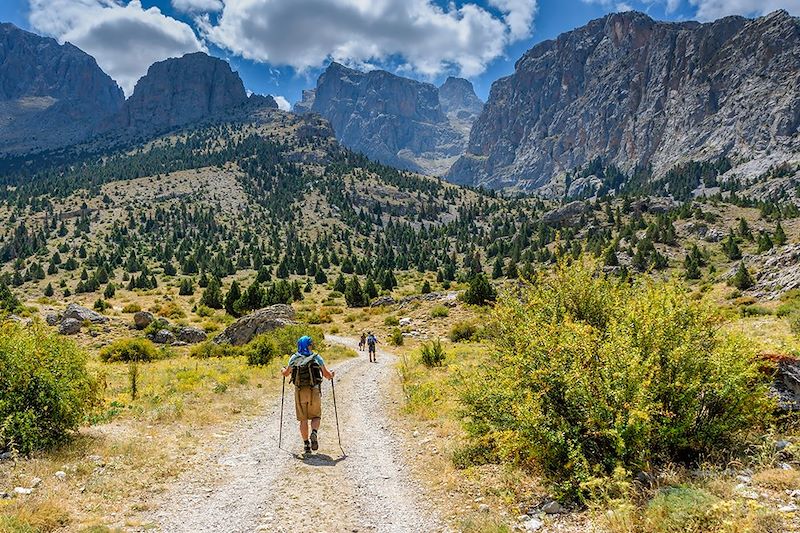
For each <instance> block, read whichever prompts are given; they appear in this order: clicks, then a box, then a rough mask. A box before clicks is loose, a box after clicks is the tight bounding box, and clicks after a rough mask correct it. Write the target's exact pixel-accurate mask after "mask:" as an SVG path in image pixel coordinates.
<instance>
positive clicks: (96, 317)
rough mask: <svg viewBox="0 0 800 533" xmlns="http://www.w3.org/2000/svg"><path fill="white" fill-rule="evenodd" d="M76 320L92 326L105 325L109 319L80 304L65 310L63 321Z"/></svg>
mask: <svg viewBox="0 0 800 533" xmlns="http://www.w3.org/2000/svg"><path fill="white" fill-rule="evenodd" d="M68 319H74V320H78V321H80V322H91V323H92V324H105V323H107V322H108V317H107V316H103V315H101V314H100V313H98V312H97V311H92V310H91V309H88V308H86V307H83V306H81V305H78V304H69V305H68V306H67V308H66V309H65V310H64V316H63V320H68Z"/></svg>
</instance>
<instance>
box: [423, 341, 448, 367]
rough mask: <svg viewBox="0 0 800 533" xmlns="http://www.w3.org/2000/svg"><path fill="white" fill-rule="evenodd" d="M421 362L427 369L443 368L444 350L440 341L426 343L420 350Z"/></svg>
mask: <svg viewBox="0 0 800 533" xmlns="http://www.w3.org/2000/svg"><path fill="white" fill-rule="evenodd" d="M419 355H420V360H421V361H422V364H424V365H425V366H427V367H434V366H442V364H443V363H444V348H442V343H441V341H439V339H435V340H434V341H432V342H426V343H424V344H423V345H422V347H421V348H420V350H419Z"/></svg>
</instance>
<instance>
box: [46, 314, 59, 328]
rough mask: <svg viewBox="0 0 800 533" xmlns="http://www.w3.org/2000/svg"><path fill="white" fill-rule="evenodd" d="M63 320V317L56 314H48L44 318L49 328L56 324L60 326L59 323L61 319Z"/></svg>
mask: <svg viewBox="0 0 800 533" xmlns="http://www.w3.org/2000/svg"><path fill="white" fill-rule="evenodd" d="M62 318H63V317H62V316H61V315H57V314H56V313H47V314H46V315H45V316H44V322H45V324H47V325H48V326H55V325H56V324H58V323H59V322H61V319H62Z"/></svg>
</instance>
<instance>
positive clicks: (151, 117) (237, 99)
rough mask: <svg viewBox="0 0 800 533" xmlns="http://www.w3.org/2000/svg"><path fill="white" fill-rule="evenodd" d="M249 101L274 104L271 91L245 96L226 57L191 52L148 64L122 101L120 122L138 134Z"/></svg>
mask: <svg viewBox="0 0 800 533" xmlns="http://www.w3.org/2000/svg"><path fill="white" fill-rule="evenodd" d="M248 102H251V103H253V104H256V105H262V106H266V107H271V108H274V109H277V108H278V104H277V103H276V102H275V100H274V99H273V98H272V97H270V96H266V97H265V96H259V95H253V96H251V97H250V98H248V96H247V93H246V92H245V89H244V84H243V83H242V80H241V78H239V75H238V74H237V73H235V72H233V71H232V70H231V67H230V65H229V64H228V63H227V62H226V61H223V60H221V59H217V58H214V57H211V56H209V55H207V54H204V53H203V52H195V53H192V54H186V55H185V56H183V57H180V58H173V59H167V60H165V61H160V62H158V63H154V64H153V65H151V66H150V68H149V69H148V70H147V74H146V75H145V76H143V77H142V79H140V80H139V81H138V82H137V83H136V87H135V88H134V91H133V95H131V97H130V98H129V99H128V101H127V102H125V109H124V110H123V113H122V117H121V122H122V124H121V125H122V127H124V128H127V129H129V130H133V131H134V132H137V133H141V132H151V131H163V130H165V129H169V128H174V127H177V126H181V125H184V124H188V123H190V122H196V121H198V120H201V119H204V118H207V117H213V116H218V115H220V114H223V113H226V112H229V111H231V110H234V109H236V108H239V107H242V106H244V105H245V104H247V103H248Z"/></svg>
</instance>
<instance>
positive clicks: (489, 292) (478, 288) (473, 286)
mask: <svg viewBox="0 0 800 533" xmlns="http://www.w3.org/2000/svg"><path fill="white" fill-rule="evenodd" d="M496 297H497V293H495V291H494V287H492V284H491V283H489V280H488V279H486V275H485V274H483V273H481V274H477V275H475V276H473V277H472V278H471V279H470V280H469V288H467V290H466V291H465V292H464V301H465V302H467V303H468V304H472V305H485V304H486V302H488V301H493V300H494V299H495V298H496Z"/></svg>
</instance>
